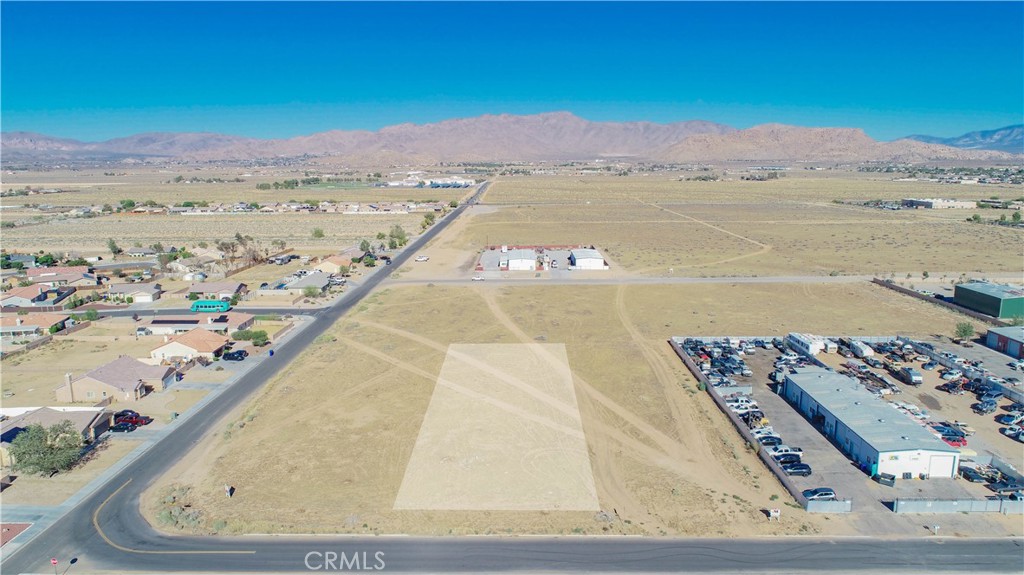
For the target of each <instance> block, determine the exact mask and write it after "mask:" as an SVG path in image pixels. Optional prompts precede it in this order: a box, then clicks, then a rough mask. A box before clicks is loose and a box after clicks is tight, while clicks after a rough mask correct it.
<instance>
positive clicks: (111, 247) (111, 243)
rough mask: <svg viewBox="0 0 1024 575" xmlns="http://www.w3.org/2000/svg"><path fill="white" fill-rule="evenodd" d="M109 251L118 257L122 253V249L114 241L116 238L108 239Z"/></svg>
mask: <svg viewBox="0 0 1024 575" xmlns="http://www.w3.org/2000/svg"><path fill="white" fill-rule="evenodd" d="M107 249H108V250H110V253H111V255H115V256H116V255H117V254H119V253H121V248H119V247H118V246H117V242H115V241H114V238H109V239H107Z"/></svg>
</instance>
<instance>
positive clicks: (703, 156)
mask: <svg viewBox="0 0 1024 575" xmlns="http://www.w3.org/2000/svg"><path fill="white" fill-rule="evenodd" d="M1020 138H1021V126H1014V127H1010V128H1004V129H1002V130H993V131H989V132H972V133H971V134H965V135H964V136H961V137H959V138H950V139H948V140H943V139H941V138H929V137H927V136H913V137H911V138H905V139H900V140H896V141H894V142H879V141H876V140H874V139H872V138H870V137H869V136H868V135H867V134H865V133H864V132H863V131H862V130H859V129H855V128H804V127H797V126H788V125H782V124H764V125H760V126H754V127H752V128H749V129H745V130H737V129H735V128H732V127H730V126H726V125H723V124H716V123H713V122H705V121H699V120H695V121H688V122H678V123H672V124H655V123H651V122H592V121H588V120H585V119H582V118H580V117H578V116H575V115H573V114H571V113H568V112H553V113H545V114H536V115H528V116H514V115H508V114H502V115H485V116H479V117H475V118H466V119H456V120H445V121H442V122H437V123H433V124H423V125H416V124H399V125H396V126H389V127H386V128H383V129H381V130H378V131H375V132H371V131H364V130H353V131H342V130H331V131H327V132H319V133H315V134H311V135H308V136H298V137H294V138H287V139H257V138H245V137H240V136H230V135H223V134H214V133H205V132H190V133H178V132H156V133H145V134H137V135H134V136H129V137H125V138H116V139H112V140H107V141H104V142H80V141H78V140H71V139H64V138H54V137H50V136H46V135H43V134H36V133H32V132H4V133H3V134H2V140H0V151H2V155H3V161H4V163H5V164H9V163H11V162H18V161H33V162H48V161H53V162H59V161H73V160H127V159H135V160H143V161H146V160H156V161H161V160H166V159H175V160H185V161H216V160H225V161H230V160H250V159H258V158H281V157H301V156H307V155H308V156H333V157H338V158H340V159H342V160H344V161H346V162H350V163H352V164H359V163H374V164H382V163H384V164H395V163H434V162H442V161H464V162H474V161H476V162H483V161H544V160H548V161H566V160H593V159H595V158H609V159H611V158H618V159H633V160H646V161H661V162H682V163H697V162H717V161H759V162H771V161H780V162H792V161H810V162H864V161H894V162H926V161H943V160H983V161H985V160H987V161H1013V160H1017V159H1019V157H1018V156H1015V155H1014V154H1011V153H1008V152H1015V153H1016V154H1021V153H1022V150H1021V149H1020V145H1019V142H1020ZM1015 139H1016V140H1015ZM1014 141H1017V142H1018V145H1017V148H1016V149H1014V148H1013V142H1014ZM986 146H992V147H994V148H995V149H988V148H987V147H986Z"/></svg>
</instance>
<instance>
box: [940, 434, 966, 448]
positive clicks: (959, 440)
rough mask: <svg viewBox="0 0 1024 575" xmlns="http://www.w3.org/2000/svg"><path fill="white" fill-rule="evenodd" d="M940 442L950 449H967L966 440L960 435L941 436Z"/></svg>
mask: <svg viewBox="0 0 1024 575" xmlns="http://www.w3.org/2000/svg"><path fill="white" fill-rule="evenodd" d="M942 441H945V442H946V444H948V445H949V446H950V447H967V438H966V437H964V436H962V435H943V436H942Z"/></svg>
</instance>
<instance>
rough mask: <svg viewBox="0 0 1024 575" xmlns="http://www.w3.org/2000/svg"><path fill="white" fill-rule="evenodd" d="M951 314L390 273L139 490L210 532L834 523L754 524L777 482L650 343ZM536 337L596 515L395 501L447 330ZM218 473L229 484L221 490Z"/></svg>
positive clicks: (833, 522) (456, 338) (734, 294)
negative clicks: (218, 428) (435, 281)
mask: <svg viewBox="0 0 1024 575" xmlns="http://www.w3.org/2000/svg"><path fill="white" fill-rule="evenodd" d="M958 319H959V318H958V316H956V315H954V314H951V313H948V312H946V311H944V310H941V309H939V308H936V307H934V306H929V305H927V304H925V303H923V302H916V301H912V300H907V299H906V298H902V297H900V296H898V295H897V294H894V293H892V292H889V291H887V290H884V289H881V288H877V287H874V286H871V285H867V284H865V285H861V284H850V285H832V284H806V285H804V284H802V285H787V284H758V285H746V284H738V285H735V286H728V285H725V286H722V285H676V286H646V285H637V286H619V287H616V286H579V287H564V286H549V287H499V286H487V285H482V284H474V285H472V286H467V287H440V286H438V287H429V286H414V287H401V288H391V289H389V290H385V291H384V292H381V293H378V294H377V295H375V296H373V297H371V298H369V300H367V301H365V302H364V304H362V305H361V306H360V308H359V309H358V310H355V311H353V312H352V313H350V314H349V315H348V316H346V317H345V318H343V319H342V320H341V321H340V322H339V323H338V324H336V325H335V326H333V327H332V328H331V329H330V330H329V332H328V333H327V334H326V335H325V336H324V337H322V338H321V339H320V340H319V341H318V342H317V343H316V344H315V345H313V346H312V347H311V348H310V349H308V350H307V351H306V352H305V353H304V355H303V356H302V358H301V359H300V360H298V361H296V362H294V363H293V364H291V365H289V366H288V367H287V368H286V370H285V371H284V372H283V373H282V374H281V375H280V376H278V377H277V378H275V379H274V380H273V381H272V382H270V383H269V384H268V386H267V388H266V389H265V390H264V391H263V392H262V393H261V394H260V396H259V397H258V398H257V399H255V400H254V401H253V402H251V403H250V404H249V405H248V406H246V407H245V408H244V409H242V410H240V411H239V412H238V413H237V414H235V415H234V416H233V417H232V418H231V420H230V421H225V422H224V426H223V427H222V432H221V433H218V434H216V435H215V436H212V437H210V438H208V439H207V440H206V441H205V442H204V443H203V444H202V445H200V446H198V447H197V449H196V450H195V451H194V452H193V453H191V454H190V455H189V456H188V457H187V458H186V459H184V460H183V461H181V462H179V464H178V465H177V466H176V467H175V468H174V469H172V470H171V471H170V472H169V473H168V474H167V476H166V477H165V478H164V480H163V481H161V482H160V483H159V484H158V485H157V486H155V487H154V488H153V489H152V490H151V491H150V492H149V495H148V496H147V503H146V506H147V509H150V510H152V511H154V512H155V510H156V509H157V507H158V503H157V501H158V500H159V498H160V497H161V494H162V493H165V492H166V489H168V486H170V485H178V486H182V485H184V486H188V487H190V488H191V490H190V495H189V499H188V501H189V503H190V504H192V505H193V508H194V509H199V510H201V511H202V513H203V518H204V527H203V528H202V529H203V530H214V531H219V532H222V533H251V532H315V533H325V532H349V533H396V532H402V533H419V534H473V533H548V534H559V533H561V534H571V533H588V534H601V533H623V534H648V535H665V534H671V535H692V536H757V535H768V534H815V533H822V534H837V535H838V534H852V533H853V532H855V531H856V526H857V523H856V521H857V520H856V518H855V517H850V518H837V517H832V518H830V519H825V518H824V517H822V516H813V515H808V514H806V513H804V512H803V511H801V510H799V509H794V508H791V507H787V508H786V512H785V513H784V514H783V521H782V522H781V523H780V524H771V525H770V526H769V525H768V524H767V522H766V521H765V517H764V515H763V514H762V513H761V511H760V510H761V509H763V508H766V507H776V506H780V505H781V504H782V503H784V502H786V501H789V497H788V495H787V494H786V493H785V492H784V491H783V490H782V488H781V486H780V485H779V484H778V483H777V481H776V480H775V479H774V478H773V477H772V476H771V474H770V473H768V472H767V471H766V470H765V468H764V467H763V465H761V464H760V463H759V462H758V460H757V459H756V458H755V457H754V455H753V453H751V452H750V451H749V450H748V449H747V448H746V446H745V445H744V444H743V442H742V441H741V440H739V436H738V435H737V434H736V433H735V432H734V431H733V430H732V429H731V428H730V427H729V424H728V423H727V422H726V420H725V418H724V416H722V415H721V413H719V412H718V410H717V408H716V407H715V406H714V404H713V403H712V402H711V401H710V399H709V398H708V397H706V396H705V395H704V394H702V393H700V392H698V391H697V390H696V387H695V382H694V381H693V380H692V378H691V377H690V376H689V374H688V373H687V372H686V370H685V368H683V366H682V365H681V363H680V362H679V361H678V359H677V358H676V357H675V355H674V354H673V353H672V352H671V350H670V349H669V347H668V345H667V344H666V343H665V340H666V339H667V338H668V337H669V336H671V335H685V334H728V333H744V334H746V333H764V334H771V333H784V332H787V331H791V330H801V331H802V330H808V331H816V332H822V333H854V334H856V333H916V334H919V335H927V334H930V333H933V332H935V331H936V330H940V331H941V330H946V331H948V330H949V329H951V328H952V326H953V325H954V324H955V323H956V321H957V320H958ZM538 342H540V343H557V344H564V346H565V350H566V354H567V355H566V356H567V358H568V365H569V368H570V369H571V372H572V382H573V388H574V391H575V395H576V399H577V401H578V405H579V411H580V414H581V421H582V427H583V431H584V434H585V437H586V442H587V446H588V452H589V459H590V465H591V467H592V472H593V476H594V481H595V485H596V489H597V497H598V502H599V504H600V507H601V509H603V510H604V511H607V512H609V513H610V514H612V515H611V517H610V518H606V517H599V516H596V515H595V514H594V513H593V512H584V511H551V510H548V511H498V510H492V511H486V510H474V511H470V510H462V511H455V510H436V509H435V510H430V511H424V510H419V511H416V510H397V509H396V508H395V507H396V498H397V497H398V493H399V490H400V487H401V483H402V479H403V477H404V476H405V474H406V468H407V466H408V464H409V461H410V458H411V457H412V452H413V448H414V445H415V444H416V441H417V437H418V436H419V434H420V430H421V424H422V423H423V421H424V416H425V414H426V413H427V407H428V404H429V403H430V401H431V397H432V395H433V392H434V388H435V385H436V381H437V378H438V376H439V374H440V373H441V371H442V364H443V363H444V361H445V357H446V354H448V353H450V348H449V346H450V345H452V344H465V343H472V344H495V343H538ZM460 349H461V348H460ZM338 358H344V364H343V365H344V368H343V369H339V368H338ZM311 421H315V422H316V425H310V422H311ZM456 423H457V422H453V425H455V424H456ZM509 456H510V457H512V456H513V454H509ZM225 483H229V484H231V485H234V486H235V487H236V488H237V493H236V495H235V497H234V498H232V499H231V500H226V499H225V498H224V497H223V493H222V488H221V486H222V485H224V484H225ZM616 513H617V515H616ZM604 519H610V521H605V520H604ZM916 523H917V522H916V521H915V520H913V519H910V520H907V519H905V518H901V517H896V516H893V519H892V527H891V533H892V534H903V535H913V534H915V533H917V531H918V530H919V528H920V526H919V525H917V524H916Z"/></svg>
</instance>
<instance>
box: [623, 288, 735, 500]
mask: <svg viewBox="0 0 1024 575" xmlns="http://www.w3.org/2000/svg"><path fill="white" fill-rule="evenodd" d="M615 312H616V315H617V316H618V318H619V321H620V322H621V323H622V326H623V328H625V330H626V332H627V333H629V336H630V338H631V339H632V340H633V343H634V344H635V345H636V346H637V348H639V349H640V353H641V355H643V357H644V360H645V361H646V362H647V364H648V365H650V366H651V369H652V371H653V372H654V375H655V377H656V378H657V380H658V382H659V383H660V384H661V388H662V395H663V397H664V398H665V401H666V404H667V405H668V407H669V410H670V411H671V413H672V422H673V424H674V431H675V433H676V434H677V436H678V437H679V438H680V441H682V440H683V438H688V437H696V438H699V439H700V444H699V445H690V444H687V445H686V446H685V449H684V451H683V453H682V454H681V455H680V457H684V458H685V459H686V461H689V462H691V463H696V462H697V459H698V458H699V459H700V460H704V461H715V460H717V461H718V462H719V463H720V464H721V466H722V468H723V470H725V471H727V472H728V471H729V470H730V469H729V468H730V467H733V468H738V467H739V466H738V464H737V463H736V461H735V458H734V457H732V453H727V452H724V451H723V450H722V449H721V446H720V445H717V444H716V443H714V442H713V438H712V437H711V434H709V433H708V432H707V431H708V430H714V432H715V433H714V434H715V435H716V436H717V439H719V440H722V439H723V438H722V436H721V433H720V432H719V430H718V429H717V428H715V427H714V426H713V420H712V419H711V417H710V416H709V414H708V413H707V412H706V411H704V410H701V409H700V407H699V405H697V404H696V402H690V401H686V398H685V397H684V396H683V395H682V391H681V388H680V387H679V382H678V378H677V377H676V376H675V375H674V373H673V370H672V367H671V365H670V364H669V363H668V362H669V360H668V359H666V356H665V355H664V352H659V349H665V351H666V352H667V347H666V346H665V345H663V342H657V344H655V342H651V341H650V340H648V339H646V338H644V336H643V334H641V333H640V331H639V330H638V329H637V328H636V326H635V325H634V324H633V322H632V320H631V319H630V318H629V314H628V312H627V310H626V286H619V287H618V289H617V290H616V294H615ZM701 423H703V424H704V425H703V426H702V425H701ZM701 471H702V472H703V471H706V470H703V469H702V470H701ZM700 477H701V475H700V474H698V475H697V476H695V477H693V478H692V480H693V481H694V482H697V481H698V480H699V479H700ZM728 477H729V485H727V486H723V487H728V488H729V489H730V490H733V489H737V490H746V489H747V487H746V486H745V485H743V483H742V482H741V481H736V480H735V479H733V478H732V476H728Z"/></svg>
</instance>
